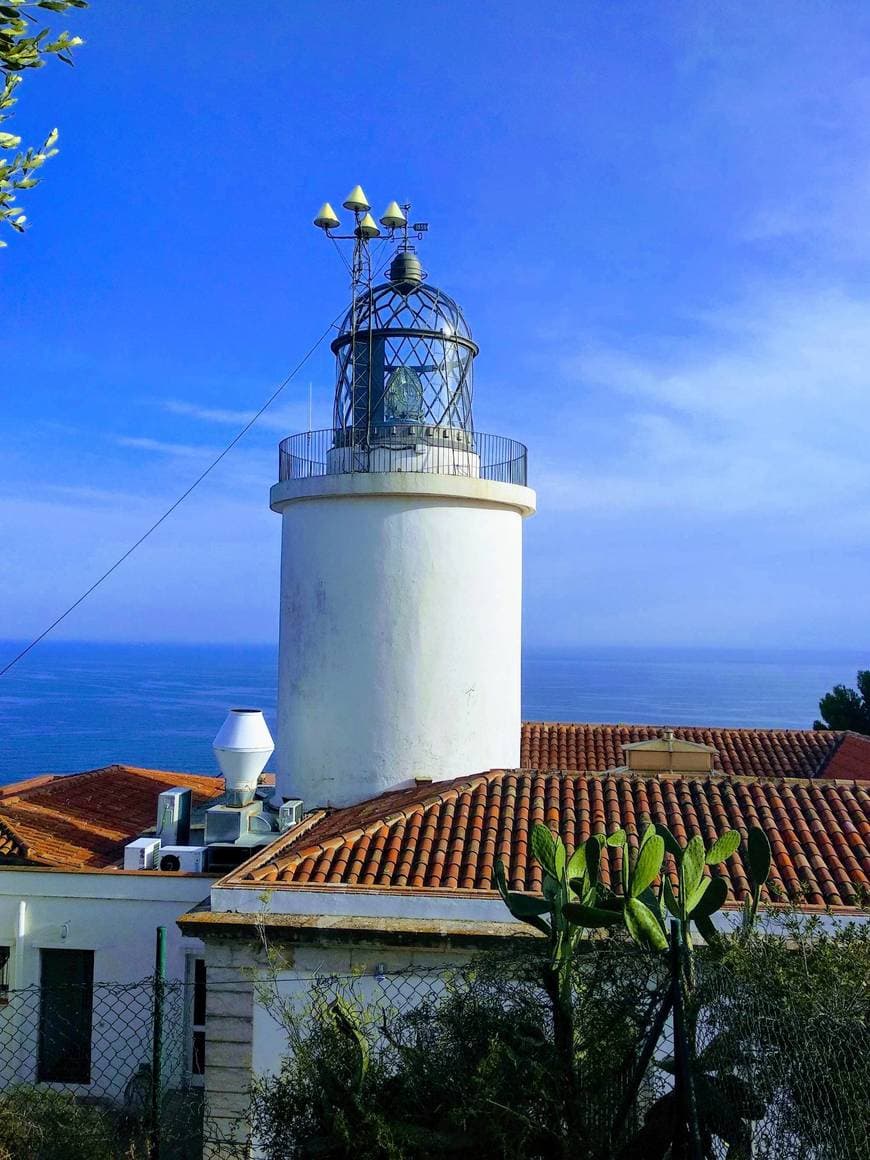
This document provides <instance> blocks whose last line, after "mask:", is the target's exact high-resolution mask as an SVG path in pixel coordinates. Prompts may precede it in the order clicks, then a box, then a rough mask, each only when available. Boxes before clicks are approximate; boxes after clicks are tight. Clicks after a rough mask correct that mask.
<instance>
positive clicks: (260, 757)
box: [213, 709, 275, 806]
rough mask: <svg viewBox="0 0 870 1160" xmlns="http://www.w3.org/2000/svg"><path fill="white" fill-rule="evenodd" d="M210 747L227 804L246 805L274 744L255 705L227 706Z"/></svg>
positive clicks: (252, 798)
mask: <svg viewBox="0 0 870 1160" xmlns="http://www.w3.org/2000/svg"><path fill="white" fill-rule="evenodd" d="M213 748H214V755H215V757H216V758H217V763H218V765H219V766H220V771H221V773H222V774H223V775H224V781H225V782H226V787H227V805H228V806H246V805H247V804H248V802H252V801H253V800H254V794H255V792H256V789H257V778H258V777H259V776H260V774H261V773H262V772H263V770H264V769H265V767H266V762H267V761H268V760H269V758H270V757H271V755H272V752H273V750H274V748H275V742H274V741H273V740H272V734H271V733H270V732H269V726H268V725H267V724H266V719H265V717H264V716H263V714H262V713H261V712H260V710H259V709H230V711H229V713H227V719H226V721H224V723H223V725H221V727H220V729H219V730H218V735H217V737H215V739H214V745H213Z"/></svg>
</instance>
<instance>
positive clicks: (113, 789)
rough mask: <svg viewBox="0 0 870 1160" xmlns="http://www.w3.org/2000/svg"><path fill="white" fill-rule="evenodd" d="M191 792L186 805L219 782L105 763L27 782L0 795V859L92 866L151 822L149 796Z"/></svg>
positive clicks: (105, 862) (115, 857)
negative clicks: (102, 766) (178, 789)
mask: <svg viewBox="0 0 870 1160" xmlns="http://www.w3.org/2000/svg"><path fill="white" fill-rule="evenodd" d="M172 786H183V787H189V788H190V789H192V790H193V804H194V808H196V807H197V806H201V805H203V804H208V803H209V802H211V801H212V800H214V799H215V798H217V797H220V795H221V794H222V793H223V781H222V780H221V779H220V778H216V777H200V776H198V775H195V774H190V773H170V772H166V771H164V770H157V769H138V768H137V767H136V766H132V765H110V766H107V767H106V768H105V769H93V770H90V771H88V772H87V773H74V774H69V775H68V776H64V777H48V778H32V779H30V780H29V781H24V782H18V783H17V784H13V785H7V786H4V787H3V789H2V790H0V862H4V861H6V862H18V863H21V862H24V863H29V864H31V865H40V866H58V867H62V866H73V867H90V868H99V867H104V866H111V865H113V864H114V863H116V862H118V861H119V860H120V859H121V858H122V856H123V848H124V846H125V844H126V843H127V842H129V841H131V840H132V839H133V838H136V837H138V836H139V835H140V834H141V833H142V832H143V830H147V829H150V828H151V827H152V826H153V825H154V822H155V817H156V811H157V795H158V794H159V793H160V792H161V791H162V790H164V789H170V788H171V787H172Z"/></svg>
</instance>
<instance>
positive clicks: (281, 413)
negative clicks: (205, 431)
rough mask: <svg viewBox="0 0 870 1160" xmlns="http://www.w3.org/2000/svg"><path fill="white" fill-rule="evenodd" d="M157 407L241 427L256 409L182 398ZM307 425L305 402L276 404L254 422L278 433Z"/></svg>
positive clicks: (301, 428) (187, 416) (211, 421)
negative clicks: (213, 405) (237, 408)
mask: <svg viewBox="0 0 870 1160" xmlns="http://www.w3.org/2000/svg"><path fill="white" fill-rule="evenodd" d="M160 406H161V407H162V409H163V410H164V411H167V412H168V413H169V414H170V415H183V416H184V417H185V418H189V419H196V420H197V421H199V422H202V423H216V424H220V425H222V426H227V427H235V428H237V429H241V428H242V427H244V426H245V424H247V423H250V421H251V420H252V419H253V417H254V415H255V414H256V411H240V410H234V409H232V408H225V407H204V406H201V405H200V404H198V403H193V402H188V401H185V400H183V399H165V400H161V402H160ZM307 426H308V405H307V403H290V404H284V405H278V404H275V405H273V406H272V407H270V408H269V410H268V411H266V412H265V413H264V414H262V415H261V416H260V417H259V419H258V420H257V423H256V428H259V429H260V430H263V431H273V432H278V433H280V434H281V435H290V434H292V433H293V432H294V431H300V430H303V429H305V428H307Z"/></svg>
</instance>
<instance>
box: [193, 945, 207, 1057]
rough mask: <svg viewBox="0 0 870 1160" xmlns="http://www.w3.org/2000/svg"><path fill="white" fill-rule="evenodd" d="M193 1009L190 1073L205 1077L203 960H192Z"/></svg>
mask: <svg viewBox="0 0 870 1160" xmlns="http://www.w3.org/2000/svg"><path fill="white" fill-rule="evenodd" d="M192 974H193V1008H192V1011H191V1018H190V1025H191V1029H192V1033H193V1034H192V1047H191V1056H190V1071H191V1074H192V1075H205V959H194V960H193V973H192Z"/></svg>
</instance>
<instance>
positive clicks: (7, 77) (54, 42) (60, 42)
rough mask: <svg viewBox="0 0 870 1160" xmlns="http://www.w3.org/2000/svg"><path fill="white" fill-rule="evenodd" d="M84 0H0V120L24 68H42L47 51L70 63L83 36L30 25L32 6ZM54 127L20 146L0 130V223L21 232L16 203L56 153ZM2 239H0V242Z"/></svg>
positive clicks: (62, 8) (61, 7)
mask: <svg viewBox="0 0 870 1160" xmlns="http://www.w3.org/2000/svg"><path fill="white" fill-rule="evenodd" d="M87 6H88V4H87V0H2V2H0V125H2V124H3V123H4V122H5V121H8V120H9V119H10V116H11V112H10V110H11V109H12V108H13V106H14V105H15V103H16V102H17V100H18V97H17V95H16V94H17V90H18V86H19V85H20V84H21V82H22V79H23V75H22V74H23V73H24V72H25V71H26V70H28V69H35V68H41V67H42V66H43V65H44V64H45V61H46V58H47V57H49V56H55V57H57V59H58V60H62V61H63V62H64V63H65V64H72V63H73V58H72V52H73V49H75V48H78V47H79V46H80V45H81V44H83V43H84V41H83V40H82V39H81V37H79V36H71V35H70V34H69V33H68V32H60V33H56V34H52V33H51V32H50V30H49V29H48V28H40V29H36V28H35V19H36V15H35V10H41V11H42V12H53V13H64V12H66V11H67V10H68V9H70V8H87ZM57 135H58V134H57V129H52V131H51V132H50V133H49V134H48V136H47V137H46V139H45V141H44V142H43V143H42V145H41V146H39V147H38V148H36V147H33V146H29V147H26V148H22V147H21V138H20V137H18V136H16V134H14V133H8V132H2V131H0V225H3V224H4V223H5V224H6V225H8V226H11V228H12V229H13V230H16V231H17V232H18V233H23V232H24V229H25V227H26V222H27V217H26V215H25V214H24V213H22V211H21V209H20V208H19V206H18V204H17V196H18V192H19V191H20V190H28V189H33V187H34V186H35V185H38V184H39V177H38V176H37V173H38V171H39V170H40V169H41V168H42V166H43V165H44V164H45V162H46V161H47V160H48V159H49V158H50V157H54V156H55V154H56V153H57V149H55V147H54V146H55V142H56V141H57ZM5 245H6V243H5V242H4V241H3V240H2V239H0V246H5Z"/></svg>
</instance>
